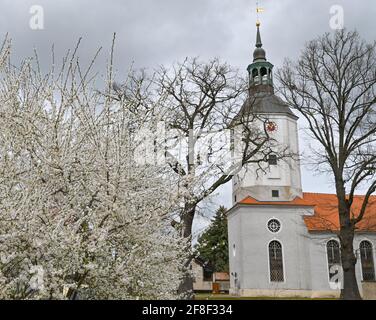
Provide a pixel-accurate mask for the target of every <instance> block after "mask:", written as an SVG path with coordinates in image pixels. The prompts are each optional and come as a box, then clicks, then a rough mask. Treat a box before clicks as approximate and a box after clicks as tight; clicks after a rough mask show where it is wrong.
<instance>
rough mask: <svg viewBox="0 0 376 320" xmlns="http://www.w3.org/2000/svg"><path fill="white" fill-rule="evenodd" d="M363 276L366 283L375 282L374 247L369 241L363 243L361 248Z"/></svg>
mask: <svg viewBox="0 0 376 320" xmlns="http://www.w3.org/2000/svg"><path fill="white" fill-rule="evenodd" d="M359 249H360V260H361V263H362V274H363V280H364V281H375V267H374V264H373V247H372V243H371V242H369V241H366V240H365V241H362V242H361V243H360V246H359Z"/></svg>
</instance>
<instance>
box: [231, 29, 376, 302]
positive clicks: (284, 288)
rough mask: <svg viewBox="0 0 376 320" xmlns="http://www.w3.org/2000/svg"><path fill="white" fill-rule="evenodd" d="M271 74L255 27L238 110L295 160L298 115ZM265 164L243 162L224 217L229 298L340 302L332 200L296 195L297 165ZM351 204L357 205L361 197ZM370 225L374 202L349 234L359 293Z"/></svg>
mask: <svg viewBox="0 0 376 320" xmlns="http://www.w3.org/2000/svg"><path fill="white" fill-rule="evenodd" d="M272 71H273V65H272V64H271V63H270V62H268V61H267V59H266V53H265V50H264V49H263V48H262V43H261V36H260V30H259V25H258V26H257V41H256V49H255V51H254V60H253V63H252V64H250V65H249V67H248V72H249V79H250V94H249V98H248V101H246V102H245V104H244V106H243V109H244V108H250V105H252V107H253V108H254V109H253V110H254V111H257V113H259V114H262V115H264V116H265V117H267V118H268V119H269V120H268V121H269V123H268V126H267V129H268V131H269V133H270V135H271V136H272V137H273V138H274V139H275V140H276V141H277V142H278V144H279V145H280V146H284V147H287V148H288V149H289V150H290V151H291V152H293V153H296V154H298V153H299V143H298V125H297V121H298V117H297V116H296V115H295V114H294V113H293V112H292V110H290V109H289V107H288V106H287V105H286V103H284V102H283V101H282V100H281V99H280V98H279V97H277V96H276V95H275V94H274V88H273V72H272ZM268 159H269V166H268V169H267V170H266V172H264V173H258V174H256V173H255V172H256V167H255V165H252V164H250V165H247V166H246V167H243V168H242V170H241V171H240V172H239V173H238V174H237V175H236V176H234V178H233V195H232V197H233V199H232V201H233V207H232V208H231V209H230V210H229V211H228V235H229V259H230V261H229V262H230V293H231V294H234V295H239V296H253V297H254V296H269V297H271V296H279V297H280V296H290V297H291V296H292V297H298V296H301V297H337V296H339V294H340V287H339V286H340V285H339V283H340V282H341V267H340V264H341V262H340V244H339V240H338V237H337V235H336V231H338V229H339V222H338V214H337V209H336V208H337V207H336V206H337V198H336V195H334V194H319V193H306V192H303V190H302V184H301V170H300V162H299V160H298V159H293V158H287V159H282V160H278V159H277V157H276V156H273V155H270V156H269V158H268ZM356 199H358V202H360V201H359V200H361V197H359V198H356ZM356 199H355V201H356ZM356 202H357V201H356ZM355 204H356V203H355ZM372 222H373V223H372ZM375 222H376V196H374V197H372V199H371V205H370V212H368V220H367V219H366V221H364V223H363V225H360V228H359V229H358V231H357V233H356V236H355V243H354V248H356V250H357V256H358V262H357V280H358V282H359V288H360V290H361V292H362V284H364V282H367V281H375V267H374V265H375V254H374V252H375V248H376V228H375V227H376V223H375ZM372 225H373V227H372Z"/></svg>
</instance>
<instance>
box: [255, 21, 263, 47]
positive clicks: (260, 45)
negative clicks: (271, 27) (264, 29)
mask: <svg viewBox="0 0 376 320" xmlns="http://www.w3.org/2000/svg"><path fill="white" fill-rule="evenodd" d="M256 26H257V37H256V47H257V48H261V47H262V42H261V35H260V23H257V24H256Z"/></svg>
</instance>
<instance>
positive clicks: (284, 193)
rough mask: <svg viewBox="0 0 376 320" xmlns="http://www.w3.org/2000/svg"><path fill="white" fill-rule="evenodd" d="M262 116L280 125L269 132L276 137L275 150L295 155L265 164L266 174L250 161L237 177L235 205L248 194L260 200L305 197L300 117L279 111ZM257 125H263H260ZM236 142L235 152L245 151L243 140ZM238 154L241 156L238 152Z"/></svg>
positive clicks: (234, 192)
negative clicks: (300, 147) (274, 192)
mask: <svg viewBox="0 0 376 320" xmlns="http://www.w3.org/2000/svg"><path fill="white" fill-rule="evenodd" d="M286 108H288V107H287V106H286ZM262 116H263V117H265V121H269V122H271V123H273V124H275V125H276V130H275V131H274V132H271V133H269V134H270V137H271V138H272V139H273V140H275V143H274V144H275V147H274V150H276V151H277V153H282V152H285V153H289V154H291V155H294V156H293V157H290V156H286V157H284V158H283V159H280V160H278V164H277V165H268V164H266V163H265V164H264V165H262V166H263V169H264V170H265V171H266V172H267V173H266V174H262V173H261V171H260V170H259V172H258V174H256V170H257V168H258V165H257V164H249V165H247V166H246V167H244V168H242V169H241V171H240V172H239V173H238V174H237V175H236V176H235V177H234V179H233V197H232V199H233V204H235V203H236V202H238V201H240V200H242V199H244V198H245V197H247V196H252V197H253V198H255V199H257V200H259V201H291V200H293V199H295V198H296V197H297V196H299V197H301V196H302V186H301V173H300V163H299V159H298V155H299V141H298V130H297V117H295V116H293V115H290V114H278V113H274V114H273V113H269V114H264V115H262ZM253 125H258V126H260V124H253ZM262 125H263V124H262ZM239 130H241V129H240V128H239ZM236 137H239V133H238V134H235V139H236ZM234 145H235V153H236V152H238V153H241V150H242V146H241V143H237V142H235V143H234ZM235 157H236V158H237V157H238V158H240V157H241V156H240V155H237V154H235ZM273 190H275V191H278V194H279V196H278V197H273V194H272V191H273Z"/></svg>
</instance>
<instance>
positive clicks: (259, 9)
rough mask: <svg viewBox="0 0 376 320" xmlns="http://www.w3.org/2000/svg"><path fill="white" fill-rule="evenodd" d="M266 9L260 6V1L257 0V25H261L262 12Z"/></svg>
mask: <svg viewBox="0 0 376 320" xmlns="http://www.w3.org/2000/svg"><path fill="white" fill-rule="evenodd" d="M264 11H265V10H264V8H261V7H260V6H259V2H258V1H257V2H256V15H257V20H256V26H258V27H259V26H260V15H259V14H260V13H262V12H264Z"/></svg>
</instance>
